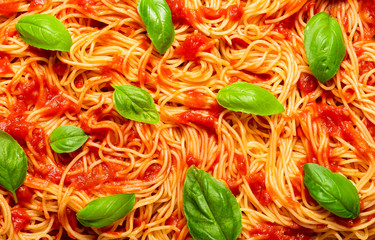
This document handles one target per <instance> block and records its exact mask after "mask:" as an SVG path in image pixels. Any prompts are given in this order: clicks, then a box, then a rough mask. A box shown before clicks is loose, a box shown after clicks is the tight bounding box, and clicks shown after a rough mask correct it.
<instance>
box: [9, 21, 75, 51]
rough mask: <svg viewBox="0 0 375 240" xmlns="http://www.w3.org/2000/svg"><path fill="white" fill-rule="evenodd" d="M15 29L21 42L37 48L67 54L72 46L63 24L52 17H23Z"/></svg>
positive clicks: (70, 38)
mask: <svg viewBox="0 0 375 240" xmlns="http://www.w3.org/2000/svg"><path fill="white" fill-rule="evenodd" d="M16 29H17V32H18V34H19V35H20V36H21V38H22V40H23V41H25V42H26V43H28V44H30V45H31V46H34V47H37V48H42V49H46V50H58V51H65V52H69V51H70V47H71V46H72V44H73V42H72V37H71V36H70V34H69V32H68V30H67V29H66V28H65V26H64V24H62V23H61V22H60V21H59V20H58V19H57V18H56V17H54V16H52V15H48V14H35V15H27V16H24V17H22V18H21V19H20V20H19V21H18V22H17V24H16Z"/></svg>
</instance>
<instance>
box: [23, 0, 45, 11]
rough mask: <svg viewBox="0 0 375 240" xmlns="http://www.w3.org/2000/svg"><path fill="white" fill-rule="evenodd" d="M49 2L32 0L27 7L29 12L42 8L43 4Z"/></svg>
mask: <svg viewBox="0 0 375 240" xmlns="http://www.w3.org/2000/svg"><path fill="white" fill-rule="evenodd" d="M46 3H47V0H32V1H31V3H30V5H29V7H28V8H27V11H28V12H32V11H36V10H41V9H42V8H43V6H44V5H45V4H46Z"/></svg>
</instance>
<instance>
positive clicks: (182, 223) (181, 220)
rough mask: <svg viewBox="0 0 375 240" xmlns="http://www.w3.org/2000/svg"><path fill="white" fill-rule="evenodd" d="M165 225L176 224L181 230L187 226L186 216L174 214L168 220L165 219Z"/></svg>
mask: <svg viewBox="0 0 375 240" xmlns="http://www.w3.org/2000/svg"><path fill="white" fill-rule="evenodd" d="M165 225H170V226H175V227H176V228H178V229H179V231H181V230H182V229H183V228H184V226H185V220H184V218H179V217H178V215H177V214H172V215H171V216H170V217H169V218H168V219H167V221H165Z"/></svg>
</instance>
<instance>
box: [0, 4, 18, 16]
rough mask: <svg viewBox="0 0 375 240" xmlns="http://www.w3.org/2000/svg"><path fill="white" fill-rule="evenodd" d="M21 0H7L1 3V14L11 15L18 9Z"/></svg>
mask: <svg viewBox="0 0 375 240" xmlns="http://www.w3.org/2000/svg"><path fill="white" fill-rule="evenodd" d="M19 6H20V1H14V0H5V1H3V2H2V3H0V15H2V16H5V17H11V16H12V15H13V14H15V13H16V12H17V11H18V7H19Z"/></svg>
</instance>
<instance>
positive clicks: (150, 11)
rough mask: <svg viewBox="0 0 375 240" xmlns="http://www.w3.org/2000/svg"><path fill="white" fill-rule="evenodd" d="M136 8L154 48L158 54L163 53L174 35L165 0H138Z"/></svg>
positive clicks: (170, 43) (169, 11)
mask: <svg viewBox="0 0 375 240" xmlns="http://www.w3.org/2000/svg"><path fill="white" fill-rule="evenodd" d="M137 10H138V13H139V15H140V16H141V18H142V20H143V22H144V24H145V25H146V30H147V33H148V35H149V37H150V39H151V41H152V43H153V44H154V46H155V48H156V49H157V50H158V51H159V53H160V54H163V53H165V52H166V51H167V50H168V48H169V47H170V46H171V45H172V43H173V40H174V36H175V30H174V26H173V22H172V13H171V10H170V8H169V6H168V4H167V3H166V1H165V0H139V1H138V4H137Z"/></svg>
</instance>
